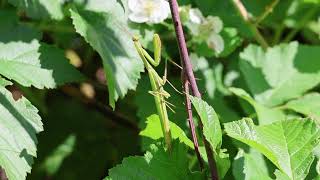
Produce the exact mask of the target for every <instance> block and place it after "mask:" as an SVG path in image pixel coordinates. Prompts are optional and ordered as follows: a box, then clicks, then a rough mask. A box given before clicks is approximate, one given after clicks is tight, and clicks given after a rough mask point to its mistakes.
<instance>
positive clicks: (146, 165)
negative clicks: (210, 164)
mask: <svg viewBox="0 0 320 180" xmlns="http://www.w3.org/2000/svg"><path fill="white" fill-rule="evenodd" d="M106 179H107V180H116V179H127V180H136V179H139V180H147V179H157V180H168V179H170V180H180V179H190V180H193V179H194V180H197V179H199V180H200V179H203V177H201V174H200V173H191V172H190V170H189V169H188V158H187V149H186V148H185V146H184V145H182V144H178V143H176V141H175V142H174V143H173V148H172V151H171V152H170V153H169V152H167V151H165V150H164V148H163V147H161V146H160V147H159V146H156V145H154V144H153V145H151V146H150V151H148V152H146V153H145V155H144V157H142V156H131V157H127V158H125V159H124V160H123V161H122V163H121V164H120V165H117V166H116V167H114V168H112V169H110V170H109V177H107V178H106Z"/></svg>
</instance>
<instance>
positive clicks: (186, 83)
mask: <svg viewBox="0 0 320 180" xmlns="http://www.w3.org/2000/svg"><path fill="white" fill-rule="evenodd" d="M181 79H183V89H184V92H185V104H186V109H187V113H188V123H189V127H190V129H191V135H192V141H193V145H194V150H195V152H196V155H197V158H198V161H199V166H200V169H201V170H203V160H202V158H201V155H200V151H199V144H198V138H197V134H196V128H195V125H194V122H193V118H192V107H191V101H190V98H189V81H188V79H187V77H186V75H185V72H184V71H182V74H181Z"/></svg>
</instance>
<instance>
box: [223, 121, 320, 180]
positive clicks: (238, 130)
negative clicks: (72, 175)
mask: <svg viewBox="0 0 320 180" xmlns="http://www.w3.org/2000/svg"><path fill="white" fill-rule="evenodd" d="M319 130H320V129H319V127H317V125H316V123H315V122H314V121H312V120H310V119H293V120H286V121H278V122H275V123H272V124H269V125H262V126H255V125H254V124H253V122H252V120H251V119H249V118H244V119H243V120H240V121H235V122H231V123H226V124H225V131H226V132H227V134H228V136H230V137H232V138H235V139H237V140H239V141H241V142H243V143H245V144H247V145H249V146H251V147H252V148H254V149H256V150H258V151H259V152H261V153H262V154H263V155H265V156H266V157H267V158H268V159H269V160H270V161H271V162H272V163H273V164H274V165H275V166H277V168H279V169H280V170H281V171H282V172H283V173H284V174H286V175H287V176H288V177H290V179H303V178H305V177H306V176H307V174H308V172H309V169H310V166H311V164H312V162H313V160H314V154H313V149H314V148H315V146H316V145H317V144H318V142H319V138H320V131H319Z"/></svg>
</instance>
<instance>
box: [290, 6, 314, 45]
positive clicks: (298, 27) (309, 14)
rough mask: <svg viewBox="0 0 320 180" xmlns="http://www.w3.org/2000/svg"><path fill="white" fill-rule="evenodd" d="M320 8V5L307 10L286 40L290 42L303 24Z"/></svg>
mask: <svg viewBox="0 0 320 180" xmlns="http://www.w3.org/2000/svg"><path fill="white" fill-rule="evenodd" d="M317 10H318V6H316V5H315V6H314V8H313V9H311V10H310V11H308V12H306V14H305V16H304V17H303V18H302V19H301V20H300V21H299V23H298V25H297V27H296V28H294V29H293V30H292V31H291V32H290V33H289V34H288V35H287V36H286V37H285V38H284V42H289V41H291V40H292V38H294V36H295V35H296V34H297V33H298V31H299V30H300V29H301V28H303V26H304V25H305V24H306V23H307V22H308V20H309V19H310V18H312V17H313V16H314V15H315V13H316V12H317Z"/></svg>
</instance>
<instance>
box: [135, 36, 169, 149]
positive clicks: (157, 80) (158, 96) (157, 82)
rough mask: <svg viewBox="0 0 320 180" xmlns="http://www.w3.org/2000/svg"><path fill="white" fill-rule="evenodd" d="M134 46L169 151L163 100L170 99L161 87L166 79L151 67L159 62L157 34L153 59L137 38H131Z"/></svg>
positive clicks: (159, 42) (159, 44)
mask: <svg viewBox="0 0 320 180" xmlns="http://www.w3.org/2000/svg"><path fill="white" fill-rule="evenodd" d="M132 40H133V43H134V46H135V48H136V50H137V52H138V54H139V56H140V58H141V60H142V61H143V64H144V66H145V68H146V69H147V72H148V75H149V79H150V84H151V89H152V91H149V93H150V94H152V95H153V96H154V100H155V104H156V108H157V112H158V115H159V117H160V121H161V126H162V132H163V136H164V139H165V143H166V146H167V148H168V149H169V150H170V149H171V132H170V121H169V118H168V113H167V108H166V107H167V104H166V101H165V99H167V98H169V97H170V94H169V93H168V92H166V91H165V90H164V89H163V86H164V85H165V83H166V82H167V79H166V71H165V73H164V76H163V78H161V77H160V76H159V75H158V73H157V72H156V70H155V69H154V68H153V67H152V66H154V67H157V66H158V65H159V64H160V61H161V40H160V37H159V35H158V34H154V36H153V45H154V58H152V57H151V56H150V55H149V54H148V52H147V51H146V50H145V49H144V48H143V47H142V45H141V43H140V42H139V37H138V36H133V37H132Z"/></svg>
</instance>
